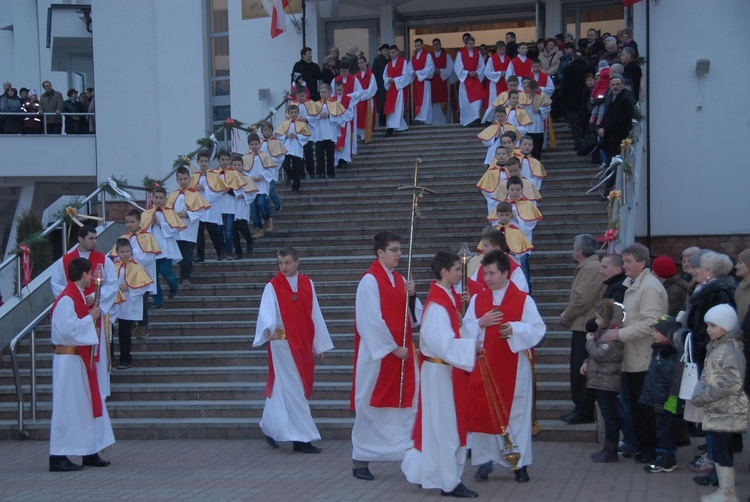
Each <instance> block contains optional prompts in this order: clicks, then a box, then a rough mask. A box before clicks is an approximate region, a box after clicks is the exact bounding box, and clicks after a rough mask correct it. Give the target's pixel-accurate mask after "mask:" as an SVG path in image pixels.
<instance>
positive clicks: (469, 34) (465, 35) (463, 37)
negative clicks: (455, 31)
mask: <svg viewBox="0 0 750 502" xmlns="http://www.w3.org/2000/svg"><path fill="white" fill-rule="evenodd" d="M470 36H471V33H468V32H466V33H464V34H463V35H461V40H465V39H467V38H469V37H470Z"/></svg>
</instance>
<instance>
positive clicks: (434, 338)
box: [401, 251, 479, 498]
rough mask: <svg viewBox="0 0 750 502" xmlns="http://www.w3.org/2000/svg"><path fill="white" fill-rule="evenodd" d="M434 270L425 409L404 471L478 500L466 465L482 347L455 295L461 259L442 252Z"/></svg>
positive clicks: (427, 311)
mask: <svg viewBox="0 0 750 502" xmlns="http://www.w3.org/2000/svg"><path fill="white" fill-rule="evenodd" d="M430 268H431V269H432V272H433V274H435V278H436V279H437V282H433V283H432V285H431V286H430V294H429V295H428V296H427V302H426V303H425V308H424V315H423V316H422V327H421V329H420V337H419V350H420V353H421V361H422V364H421V365H420V372H419V375H420V378H419V399H420V401H419V402H420V407H419V411H417V420H416V422H415V425H414V433H413V435H412V437H413V439H414V446H413V447H412V448H410V449H409V450H407V451H406V454H405V455H404V461H403V462H401V470H402V471H403V473H404V474H405V475H406V479H407V480H408V481H409V482H411V483H414V484H418V485H420V486H421V487H422V488H439V489H440V490H441V493H442V495H444V496H454V497H461V498H474V497H477V496H478V494H477V493H476V492H475V491H472V490H470V489H468V488H467V487H466V486H464V484H463V483H462V482H461V474H463V471H464V464H465V463H466V412H467V410H466V402H465V401H466V385H467V384H468V381H469V375H470V372H471V370H472V369H473V368H474V362H475V356H476V352H477V349H478V347H479V343H478V341H477V340H476V339H475V338H472V337H470V336H469V335H468V333H467V332H466V331H464V330H462V327H461V324H462V320H461V317H462V316H461V296H460V295H459V294H458V293H456V292H455V290H454V286H456V285H457V284H459V283H460V282H461V277H462V274H461V261H460V259H459V257H458V255H456V254H453V253H446V252H444V251H441V252H439V253H438V254H436V255H435V257H434V258H433V260H432V265H431V267H430Z"/></svg>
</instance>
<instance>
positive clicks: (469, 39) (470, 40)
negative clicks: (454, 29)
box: [464, 36, 476, 43]
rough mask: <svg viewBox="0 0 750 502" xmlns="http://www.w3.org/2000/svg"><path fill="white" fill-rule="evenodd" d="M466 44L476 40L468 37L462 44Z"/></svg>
mask: <svg viewBox="0 0 750 502" xmlns="http://www.w3.org/2000/svg"><path fill="white" fill-rule="evenodd" d="M466 42H476V40H475V39H474V37H472V36H468V37H466V40H465V41H464V43H466Z"/></svg>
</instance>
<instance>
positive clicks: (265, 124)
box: [247, 120, 273, 142]
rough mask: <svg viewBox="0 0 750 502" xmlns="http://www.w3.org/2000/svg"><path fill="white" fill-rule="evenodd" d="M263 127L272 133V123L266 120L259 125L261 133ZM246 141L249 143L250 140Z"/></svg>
mask: <svg viewBox="0 0 750 502" xmlns="http://www.w3.org/2000/svg"><path fill="white" fill-rule="evenodd" d="M264 127H268V128H270V129H271V130H272V131H273V123H272V122H270V121H268V120H266V121H265V122H263V123H262V124H261V125H260V130H261V131H262V130H263V128H264ZM249 137H250V136H248V138H249ZM247 141H248V142H249V141H250V140H249V139H248V140H247Z"/></svg>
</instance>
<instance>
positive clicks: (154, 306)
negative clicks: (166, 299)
mask: <svg viewBox="0 0 750 502" xmlns="http://www.w3.org/2000/svg"><path fill="white" fill-rule="evenodd" d="M163 308H164V304H163V303H154V304H153V305H151V306H150V307H149V310H158V309H163Z"/></svg>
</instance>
